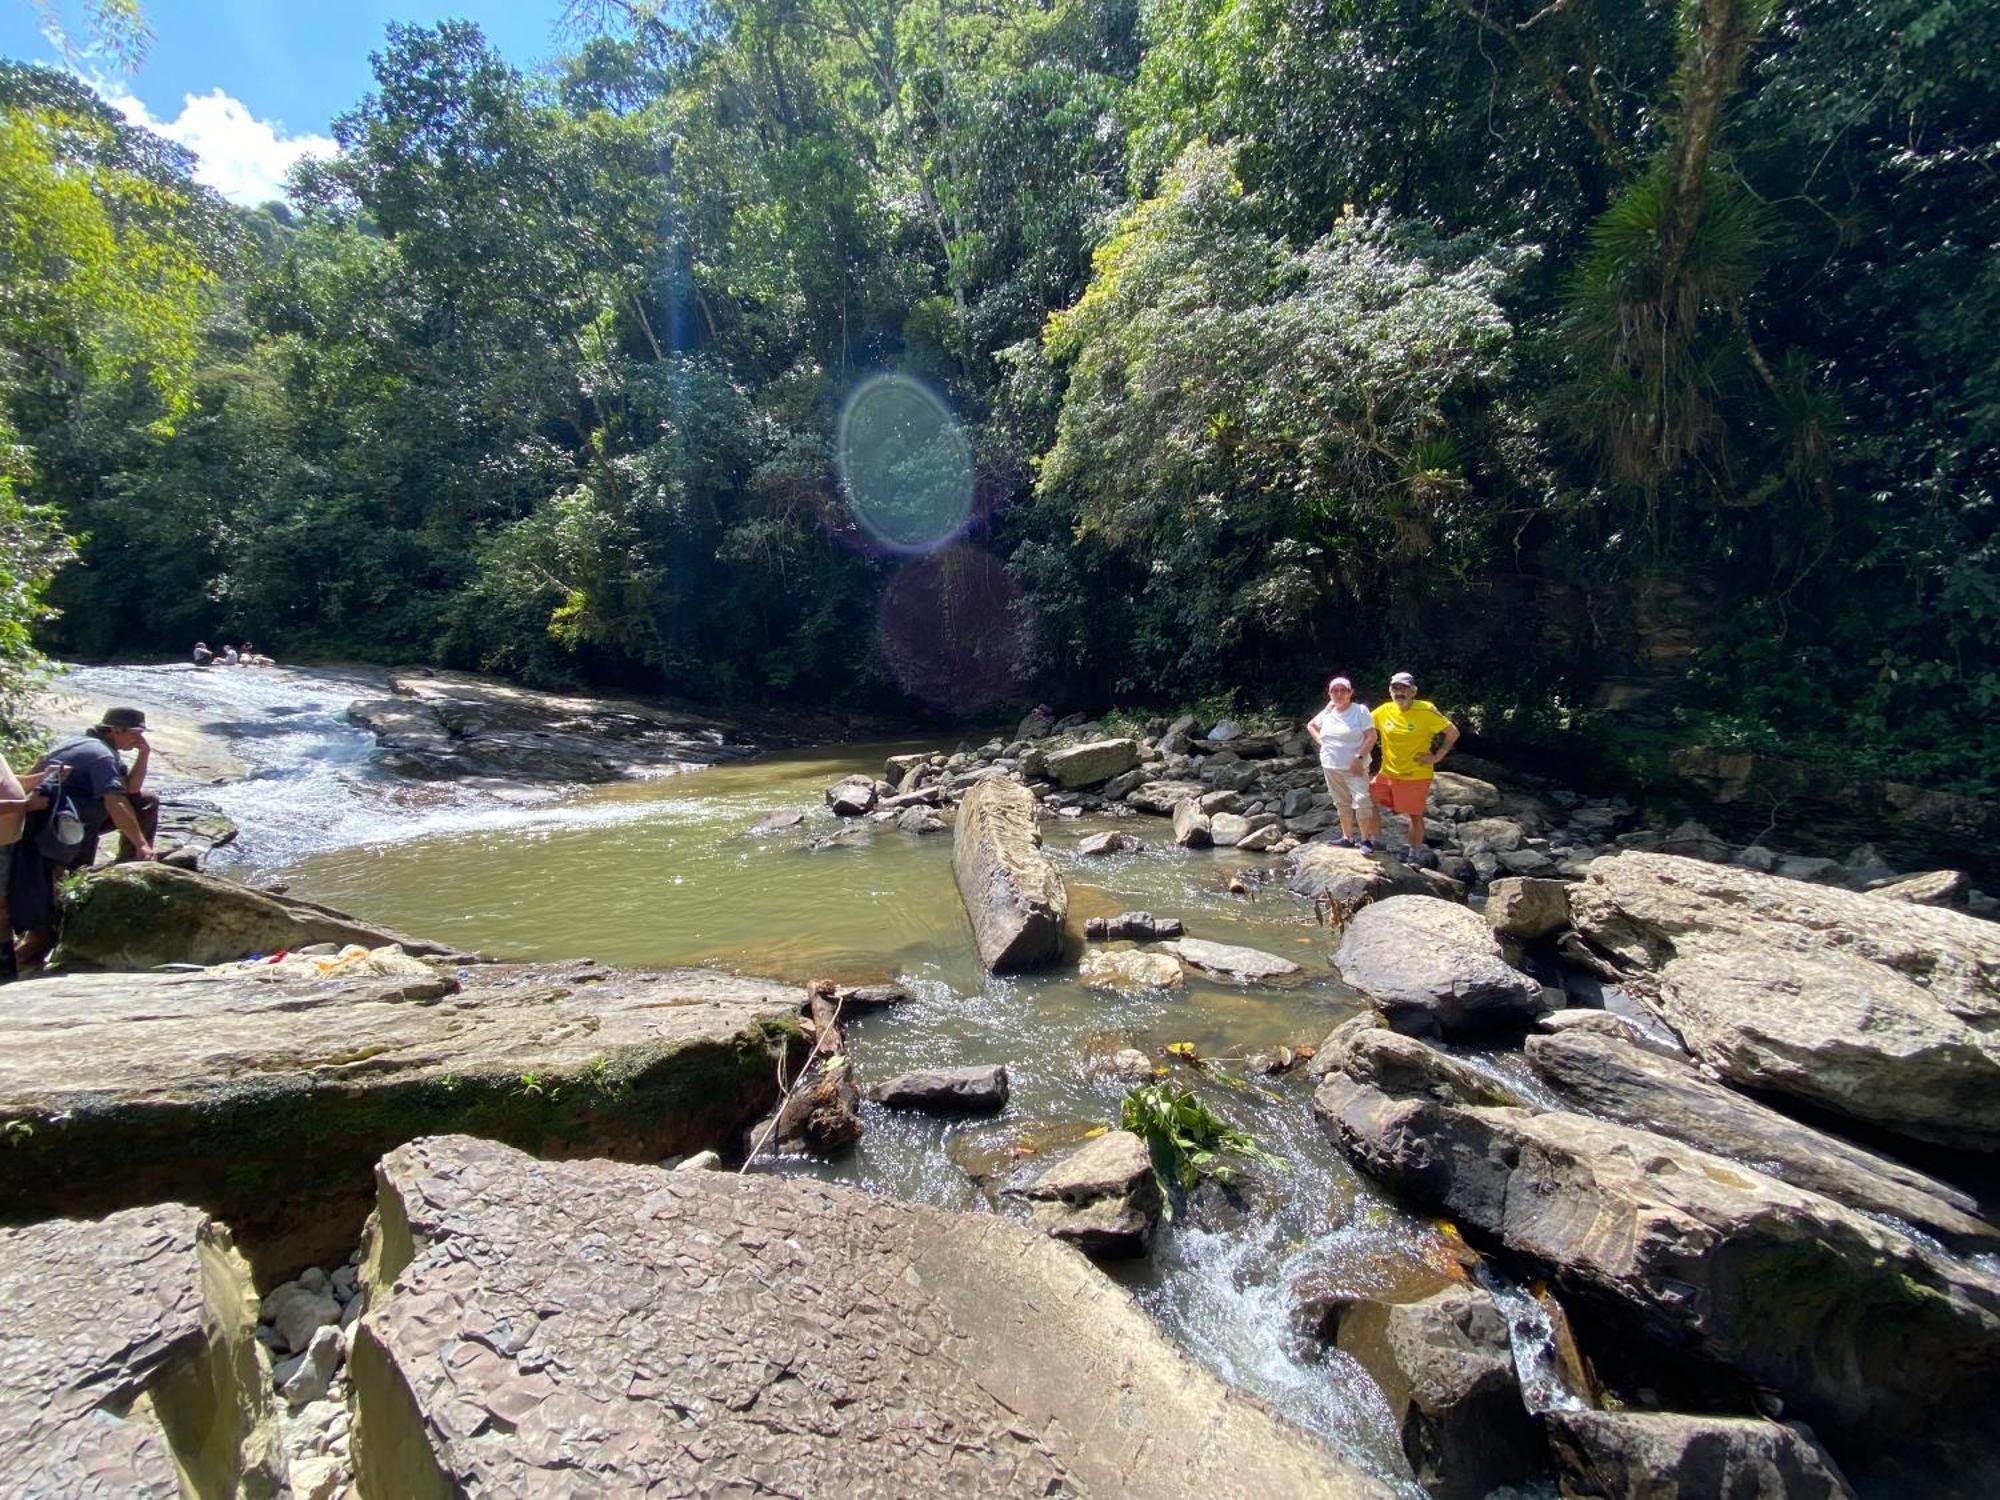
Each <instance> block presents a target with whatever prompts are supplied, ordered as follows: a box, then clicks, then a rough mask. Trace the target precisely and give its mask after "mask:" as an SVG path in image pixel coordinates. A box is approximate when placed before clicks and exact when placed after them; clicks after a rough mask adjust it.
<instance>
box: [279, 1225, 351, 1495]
mask: <svg viewBox="0 0 2000 1500" xmlns="http://www.w3.org/2000/svg"><path fill="white" fill-rule="evenodd" d="M360 1265H361V1252H360V1251H359V1250H356V1251H355V1252H354V1254H353V1255H352V1256H350V1257H349V1258H348V1260H347V1261H346V1263H345V1264H343V1265H339V1266H336V1267H335V1268H334V1269H333V1270H331V1271H328V1270H324V1269H322V1268H321V1267H318V1266H308V1267H307V1268H306V1269H305V1270H304V1271H301V1272H300V1273H299V1275H298V1276H297V1277H296V1278H294V1279H293V1280H291V1281H287V1282H285V1283H283V1284H282V1285H280V1286H277V1287H273V1288H272V1289H271V1290H270V1291H269V1292H267V1293H266V1294H265V1296H264V1299H263V1302H262V1304H261V1305H260V1308H259V1316H260V1321H259V1322H258V1324H257V1335H256V1336H257V1342H258V1343H260V1344H262V1345H263V1346H264V1347H265V1348H266V1349H268V1350H270V1351H271V1354H270V1357H271V1360H272V1368H271V1383H272V1386H273V1387H274V1389H275V1390H276V1393H277V1396H278V1398H279V1400H280V1402H281V1403H282V1405H283V1413H282V1415H281V1416H280V1418H279V1423H278V1431H279V1438H280V1441H281V1443H282V1444H283V1447H284V1450H285V1457H286V1463H287V1470H288V1473H289V1476H290V1479H291V1482H292V1493H293V1495H294V1496H296V1497H299V1500H305V1497H307V1496H312V1497H315V1500H330V1497H332V1496H335V1495H340V1494H344V1493H346V1490H347V1486H348V1485H349V1484H350V1483H351V1482H352V1481H353V1477H354V1461H353V1457H352V1455H351V1453H350V1452H349V1438H350V1435H351V1429H352V1416H351V1414H350V1412H349V1409H348V1396H349V1394H350V1392H349V1383H348V1380H347V1374H346V1371H347V1349H348V1341H349V1339H350V1337H351V1336H352V1335H351V1330H352V1328H353V1326H354V1323H355V1321H356V1320H357V1319H358V1318H360V1316H361V1314H362V1311H363V1305H362V1304H363V1299H362V1296H361V1289H360V1286H359V1284H358V1277H359V1275H360Z"/></svg>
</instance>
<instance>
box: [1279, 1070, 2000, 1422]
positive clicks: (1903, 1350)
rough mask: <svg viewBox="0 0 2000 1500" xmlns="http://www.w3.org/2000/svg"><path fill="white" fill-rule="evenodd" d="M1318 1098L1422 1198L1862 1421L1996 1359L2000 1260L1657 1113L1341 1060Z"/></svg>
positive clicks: (1385, 1173) (1825, 1412)
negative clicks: (1461, 1099)
mask: <svg viewBox="0 0 2000 1500" xmlns="http://www.w3.org/2000/svg"><path fill="white" fill-rule="evenodd" d="M1314 1108H1315V1111H1316V1112H1317V1113H1318V1114H1319V1115H1320V1117H1321V1118H1322V1119H1323V1120H1325V1121H1326V1122H1327V1123H1328V1128H1329V1130H1330V1131H1331V1133H1332V1134H1333V1137H1334V1139H1335V1141H1336V1142H1337V1143H1338V1144H1339V1145H1340V1147H1341V1149H1342V1150H1344V1151H1345V1152H1346V1153H1347V1154H1348V1156H1349V1157H1350V1158H1351V1159H1352V1160H1353V1161H1354V1162H1355V1163H1356V1165H1357V1166H1359V1167H1360V1168H1361V1169H1362V1170H1363V1171H1365V1172H1367V1173H1369V1174H1370V1175H1371V1176H1373V1177H1376V1178H1378V1179H1379V1180H1381V1181H1382V1182H1384V1183H1386V1184H1387V1185H1388V1186H1390V1187H1391V1188H1393V1189H1394V1190H1396V1191H1398V1192H1400V1193H1402V1194H1405V1195H1406V1196H1408V1197H1409V1198H1410V1199H1412V1200H1413V1201H1414V1202H1415V1203H1417V1204H1418V1205H1420V1206H1421V1207H1423V1208H1425V1209H1428V1210H1432V1211H1438V1212H1443V1213H1446V1214H1449V1215H1451V1216H1452V1217H1453V1218H1455V1219H1456V1220H1457V1221H1458V1222H1460V1223H1461V1224H1463V1225H1464V1226H1465V1227H1466V1228H1467V1230H1468V1232H1471V1233H1474V1234H1477V1235H1483V1236H1485V1237H1487V1238H1489V1239H1491V1240H1493V1241H1495V1242H1497V1243H1498V1244H1500V1245H1502V1246H1504V1247H1505V1248H1506V1249H1507V1250H1508V1251H1509V1252H1511V1253H1512V1254H1514V1255H1516V1256H1519V1257H1522V1258H1524V1259H1525V1260H1527V1261H1528V1262H1529V1263H1530V1264H1531V1265H1533V1266H1535V1267H1539V1268H1547V1269H1548V1270H1550V1271H1553V1272H1554V1273H1555V1274H1556V1276H1557V1277H1558V1279H1559V1280H1560V1281H1561V1283H1562V1285H1563V1286H1564V1287H1565V1288H1566V1289H1567V1290H1568V1291H1569V1292H1570V1293H1571V1294H1572V1295H1575V1296H1580V1297H1583V1298H1586V1299H1588V1300H1590V1301H1592V1302H1594V1303H1595V1304H1596V1305H1597V1306H1598V1307H1599V1308H1600V1309H1601V1310H1604V1311H1605V1312H1607V1313H1608V1314H1613V1315H1615V1316H1617V1317H1619V1318H1621V1319H1622V1320H1623V1321H1624V1323H1625V1324H1626V1326H1627V1327H1628V1328H1629V1329H1630V1330H1631V1331H1632V1332H1634V1333H1635V1334H1637V1335H1639V1336H1641V1337H1643V1338H1647V1339H1650V1340H1653V1341H1655V1342H1658V1343H1661V1344H1664V1345H1667V1346H1669V1347H1679V1348H1682V1349H1685V1350H1687V1351H1689V1352H1691V1353H1694V1354H1698V1355H1700V1356H1703V1357H1705V1358H1708V1359H1711V1360H1714V1361H1716V1362H1717V1363H1720V1364H1723V1365H1726V1366H1728V1367H1730V1368H1732V1369H1734V1370H1736V1371H1737V1372H1738V1373H1740V1374H1741V1375H1743V1376H1745V1377H1746V1378H1748V1379H1750V1380H1752V1381H1754V1382H1757V1383H1758V1384H1760V1385H1762V1386H1764V1387H1767V1388H1769V1389H1772V1390H1775V1391H1777V1392H1778V1393H1779V1394H1780V1395H1781V1396H1782V1397H1783V1398H1784V1399H1785V1401H1786V1402H1787V1403H1788V1404H1790V1405H1791V1406H1793V1407H1795V1408H1796V1409H1797V1410H1799V1411H1800V1412H1801V1413H1802V1414H1803V1415H1805V1416H1806V1417H1808V1418H1809V1419H1810V1420H1813V1421H1815V1422H1824V1423H1830V1424H1836V1425H1838V1426H1840V1427H1841V1428H1842V1429H1843V1430H1844V1431H1847V1432H1848V1433H1849V1434H1850V1435H1851V1436H1852V1437H1853V1438H1854V1439H1855V1440H1857V1441H1863V1440H1865V1441H1874V1440H1878V1439H1881V1438H1884V1437H1886V1436H1890V1435H1894V1434H1899V1433H1909V1432H1912V1431H1914V1430H1918V1429H1928V1428H1930V1427H1932V1426H1933V1425H1935V1424H1941V1423H1949V1422H1951V1421H1954V1420H1957V1419H1959V1418H1962V1417H1964V1416H1966V1415H1968V1414H1970V1413H1971V1412H1972V1411H1974V1410H1977V1409H1979V1407H1980V1406H1981V1405H1982V1404H1983V1403H1984V1402H1985V1400H1986V1396H1985V1392H1986V1391H1987V1390H1988V1389H1989V1387H1990V1382H1991V1380H1992V1379H1993V1377H1994V1375H1995V1374H1996V1373H2000V1279H1996V1278H1994V1277H1993V1276H1991V1275H1990V1274H1988V1273H1986V1272H1984V1271H1981V1270H1978V1269H1976V1268H1974V1267H1971V1266H1969V1265H1965V1264H1961V1263H1958V1262H1955V1261H1951V1260H1948V1259H1946V1258H1945V1257H1942V1256H1939V1255H1936V1254H1934V1253H1932V1252H1929V1251H1926V1250H1924V1249H1923V1248H1921V1247H1920V1246H1918V1245H1916V1244H1915V1243H1914V1242H1912V1241H1910V1240H1908V1239H1906V1238H1904V1237H1903V1236H1902V1235H1899V1234H1897V1233H1895V1232H1893V1231H1891V1230H1889V1229H1886V1228H1883V1227H1882V1226H1880V1225H1878V1224H1876V1223H1875V1222H1874V1221H1872V1220H1870V1219H1868V1218H1866V1217H1864V1216H1863V1215H1861V1214H1858V1213H1856V1212H1854V1211H1853V1210H1852V1209H1849V1208H1846V1207H1843V1206H1842V1205H1841V1204H1838V1203H1836V1202H1834V1201H1833V1200H1832V1199H1830V1198H1827V1197H1824V1196H1822V1195H1820V1194H1817V1193H1812V1192H1808V1191H1805V1190H1803V1189H1800V1188H1795V1187H1792V1186H1790V1185H1789V1184H1787V1183H1784V1182H1781V1181H1779V1180H1778V1179H1777V1178H1775V1177H1770V1176H1767V1175H1765V1174H1763V1173H1761V1172H1757V1171H1755V1170H1753V1169H1751V1168H1749V1167H1746V1166H1742V1165H1740V1164H1738V1163H1735V1162H1731V1161H1727V1160H1725V1159H1723V1158H1722V1157H1719V1156H1715V1155H1712V1154H1710V1153H1708V1152H1704V1151H1698V1150H1696V1149H1694V1148H1693V1147H1690V1146H1684V1145H1681V1144H1679V1143H1677V1142H1674V1141H1670V1140H1668V1139H1667V1138H1665V1137H1664V1136H1660V1135H1656V1134H1653V1133H1651V1132H1649V1131H1643V1130H1635V1129H1632V1128H1631V1127H1629V1126H1624V1125H1615V1124H1611V1123H1608V1122H1606V1121H1602V1120H1593V1119H1589V1118H1586V1117H1585V1116H1583V1115H1578V1114H1574V1113H1570V1112H1568V1111H1563V1110H1551V1111H1547V1112H1543V1113H1536V1112H1534V1111H1532V1110H1530V1109H1523V1108H1504V1107H1501V1108H1495V1107H1477V1106H1468V1105H1462V1104H1457V1103H1449V1102H1441V1101H1438V1100H1435V1099H1432V1098H1399V1097H1397V1096H1395V1095H1393V1094H1391V1093H1389V1092H1387V1091H1385V1090H1383V1089H1381V1088H1378V1087H1375V1086H1373V1085H1371V1084H1366V1083H1362V1082H1360V1081H1358V1080H1356V1079H1355V1078H1353V1077H1352V1076H1350V1075H1349V1074H1347V1073H1346V1072H1342V1073H1339V1074H1332V1075H1329V1076H1328V1078H1327V1079H1326V1081H1325V1082H1324V1083H1322V1084H1321V1085H1320V1087H1319V1090H1318V1092H1317V1093H1316V1094H1315V1096H1314Z"/></svg>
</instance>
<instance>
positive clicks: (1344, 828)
mask: <svg viewBox="0 0 2000 1500" xmlns="http://www.w3.org/2000/svg"><path fill="white" fill-rule="evenodd" d="M1306 733H1307V734H1309V735H1311V736H1312V740H1313V743H1314V744H1315V745H1317V746H1319V768H1320V770H1321V771H1322V772H1323V773H1324V774H1325V776H1326V789H1327V791H1328V792H1329V793H1330V794H1331V795H1332V797H1333V809H1334V811H1335V812H1337V813H1338V814H1340V837H1339V838H1337V839H1335V840H1334V843H1335V844H1336V845H1337V846H1339V847H1340V848H1342V849H1351V848H1353V847H1354V846H1355V844H1354V840H1355V833H1356V828H1355V824H1356V821H1357V819H1358V820H1359V823H1360V829H1359V832H1360V836H1361V845H1360V847H1361V852H1362V853H1363V854H1373V853H1374V852H1375V840H1376V839H1377V838H1379V837H1380V836H1381V833H1382V820H1381V819H1380V818H1379V817H1377V816H1376V813H1375V803H1374V800H1373V798H1371V797H1370V795H1369V791H1368V757H1369V755H1370V754H1371V753H1373V751H1374V749H1375V740H1376V730H1375V720H1374V717H1373V716H1372V715H1371V714H1370V713H1369V712H1368V709H1367V708H1366V706H1364V705H1363V704H1360V703H1356V702H1355V701H1354V684H1353V683H1351V682H1349V681H1348V680H1347V679H1346V678H1345V677H1336V678H1334V679H1333V680H1332V681H1331V682H1329V683H1328V684H1327V685H1326V707H1325V708H1323V709H1321V710H1320V711H1319V712H1318V713H1317V714H1316V715H1314V716H1313V717H1312V718H1310V719H1308V720H1307V721H1306Z"/></svg>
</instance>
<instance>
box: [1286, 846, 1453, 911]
mask: <svg viewBox="0 0 2000 1500" xmlns="http://www.w3.org/2000/svg"><path fill="white" fill-rule="evenodd" d="M1285 886H1286V888H1287V889H1288V890H1290V891H1291V892H1292V893H1293V894H1295V895H1299V896H1304V897H1305V898H1306V899H1307V900H1308V901H1311V902H1313V903H1315V904H1316V905H1318V906H1320V907H1321V908H1322V909H1324V910H1325V911H1326V912H1327V914H1328V918H1329V920H1330V921H1331V922H1332V924H1333V925H1334V926H1335V927H1340V926H1343V925H1345V923H1346V922H1347V919H1348V918H1349V917H1351V916H1353V915H1354V913H1356V912H1357V911H1359V910H1361V908H1362V907H1364V906H1367V905H1368V904H1370V903H1371V902H1375V901H1381V900H1383V899H1385V898H1386V897H1389V896H1437V897H1440V898H1441V899H1443V900H1447V901H1462V900H1464V899H1465V888H1464V887H1463V886H1461V885H1460V884H1459V883H1458V882H1457V881H1455V880H1453V879H1451V878H1450V877H1449V876H1446V875H1441V874H1439V873H1438V872H1437V871H1435V870H1419V869H1415V868H1412V867H1411V866H1409V865H1406V864H1404V863H1403V862H1402V861H1401V860H1399V859H1396V858H1394V857H1393V856H1391V855H1387V854H1363V853H1362V852H1361V851H1360V850H1359V849H1340V848H1336V847H1335V846H1334V845H1332V844H1306V845H1303V846H1302V847H1300V848H1298V849H1294V850H1293V851H1292V852H1291V854H1290V855H1288V856H1287V857H1286V861H1285Z"/></svg>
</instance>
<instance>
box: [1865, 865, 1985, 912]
mask: <svg viewBox="0 0 2000 1500" xmlns="http://www.w3.org/2000/svg"><path fill="white" fill-rule="evenodd" d="M1971 889H1972V883H1971V882H1970V881H1969V880H1967V879H1966V877H1965V872H1964V871H1963V870H1929V871H1926V872H1925V873H1924V874H1922V875H1906V876H1904V877H1903V878H1902V879H1901V880H1892V881H1890V882H1889V883H1888V884H1886V885H1878V886H1876V887H1875V888H1874V889H1873V890H1872V891H1871V892H1870V894H1871V895H1876V896H1881V897H1884V898H1886V899H1887V900H1890V901H1907V902H1909V903H1910V904H1911V905H1912V906H1963V905H1964V904H1965V898H1966V896H1967V894H1968V893H1969V892H1970V891H1971Z"/></svg>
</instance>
